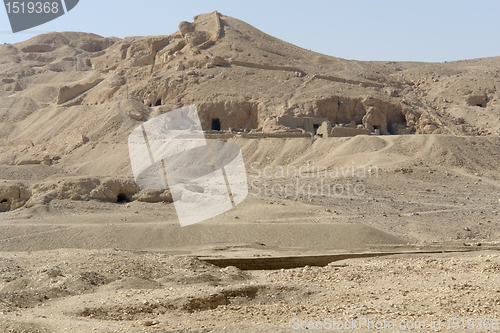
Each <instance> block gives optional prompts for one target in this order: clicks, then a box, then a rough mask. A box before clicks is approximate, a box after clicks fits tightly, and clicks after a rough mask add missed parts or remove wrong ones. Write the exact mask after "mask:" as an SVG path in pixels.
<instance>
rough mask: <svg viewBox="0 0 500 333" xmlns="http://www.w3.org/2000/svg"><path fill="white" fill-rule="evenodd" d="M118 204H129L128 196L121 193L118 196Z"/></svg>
mask: <svg viewBox="0 0 500 333" xmlns="http://www.w3.org/2000/svg"><path fill="white" fill-rule="evenodd" d="M116 202H117V203H127V202H129V199H128V197H127V195H125V194H123V193H120V194H118V195H117V196H116Z"/></svg>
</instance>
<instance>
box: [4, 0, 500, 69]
mask: <svg viewBox="0 0 500 333" xmlns="http://www.w3.org/2000/svg"><path fill="white" fill-rule="evenodd" d="M9 1H13V0H9ZM33 1H50V0H33ZM214 10H218V11H219V12H221V13H222V14H225V15H229V16H232V17H235V18H238V19H240V20H243V21H246V22H248V23H250V24H251V25H253V26H255V27H256V28H258V29H260V30H262V31H264V32H266V33H268V34H270V35H273V36H275V37H278V38H280V39H283V40H285V41H287V42H290V43H293V44H295V45H298V46H301V47H303V48H306V49H311V50H313V51H317V52H321V53H325V54H328V55H333V56H336V57H342V58H346V59H357V60H407V61H439V62H441V61H451V60H461V59H471V58H481V57H492V56H500V40H499V39H500V1H499V0H475V1H472V0H337V1H336V0H310V1H299V0H295V1H277V0H267V1H260V0H253V1H237V0H233V1H209V0H197V1H189V0H186V1H179V0H177V1H169V0H136V1H132V0H80V2H79V4H78V5H77V6H76V7H75V8H74V9H73V10H72V11H70V12H69V13H67V14H66V15H64V16H62V17H60V18H57V19H55V20H54V21H51V22H48V23H46V24H44V25H41V26H38V27H35V28H32V29H30V30H27V31H24V32H20V33H17V34H13V33H12V32H11V31H12V30H11V28H10V25H9V22H8V17H7V14H6V10H4V9H0V43H16V42H20V41H23V40H26V39H29V38H31V37H33V36H34V35H37V34H40V33H46V32H50V31H84V32H92V33H96V34H99V35H102V36H105V37H109V36H116V37H125V36H145V35H168V34H171V33H173V32H175V31H177V30H178V24H179V22H181V21H192V19H193V16H195V15H197V14H201V13H207V12H212V11H214Z"/></svg>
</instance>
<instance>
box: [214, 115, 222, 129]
mask: <svg viewBox="0 0 500 333" xmlns="http://www.w3.org/2000/svg"><path fill="white" fill-rule="evenodd" d="M220 128H221V126H220V120H219V118H213V119H212V130H213V131H220Z"/></svg>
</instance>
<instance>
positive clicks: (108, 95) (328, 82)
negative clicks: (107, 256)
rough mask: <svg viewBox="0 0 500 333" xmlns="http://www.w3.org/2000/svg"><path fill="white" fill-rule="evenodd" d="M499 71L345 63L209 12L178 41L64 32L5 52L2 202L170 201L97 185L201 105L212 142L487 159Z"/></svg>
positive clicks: (487, 62) (494, 129)
mask: <svg viewBox="0 0 500 333" xmlns="http://www.w3.org/2000/svg"><path fill="white" fill-rule="evenodd" d="M338 47H339V48H340V47H342V45H338ZM499 65H500V57H498V58H487V59H477V60H464V61H458V62H451V63H408V62H362V61H353V60H345V59H340V58H335V57H332V56H327V55H323V54H319V53H315V52H312V51H309V50H305V49H302V48H300V47H298V46H295V45H292V44H289V43H287V42H285V41H282V40H279V39H277V38H274V37H272V36H269V35H267V34H265V33H263V32H261V31H259V30H258V29H256V28H254V27H252V26H250V25H248V24H246V23H244V22H242V21H239V20H237V19H235V18H232V17H228V16H224V15H222V14H220V13H218V12H213V13H209V14H203V15H198V16H196V17H195V18H194V21H193V22H181V23H180V24H179V31H177V32H175V33H173V34H171V35H165V36H149V37H127V38H124V39H119V38H104V37H101V36H97V35H94V34H87V33H77V32H62V33H49V34H45V35H40V36H37V37H34V38H32V39H30V40H27V41H25V42H22V43H19V44H15V45H9V44H4V45H0V152H1V154H0V171H1V172H0V173H1V175H2V176H0V179H4V180H8V181H9V182H8V184H7V185H5V184H4V185H3V190H2V191H3V192H2V193H3V194H2V195H3V197H5V198H7V197H9V198H10V199H8V200H9V201H8V202H4V204H5V205H7V204H8V205H9V207H11V206H12V207H14V208H15V207H18V206H20V205H22V204H24V203H25V202H26V200H27V199H28V198H30V197H31V194H30V193H31V192H33V193H38V192H43V193H47V192H50V193H52V192H51V191H55V192H54V193H53V194H52V196H53V197H61V196H62V197H64V198H70V197H73V198H75V199H78V198H80V197H81V195H82V194H81V193H80V192H81V191H80V192H78V191H76V192H78V193H75V191H72V190H71V188H72V187H75V186H76V187H77V188H81V187H82V186H83V187H85V186H87V187H88V189H87V190H85V191H83V192H82V193H87V194H88V195H90V194H89V193H91V192H92V191H94V192H93V193H94V194H93V196H92V195H91V196H90V197H92V198H98V199H105V200H111V201H112V200H116V198H117V194H118V193H120V192H124V193H125V195H126V196H127V197H129V198H130V197H131V196H132V195H138V197H136V198H143V199H144V198H146V199H145V200H159V199H158V198H160V197H162V196H163V197H162V198H163V199H165V198H167V197H168V194H164V193H160V194H159V193H153V194H151V193H149V194H144V193H142V194H138V193H139V192H138V191H139V190H138V189H137V187H136V186H135V185H134V184H133V182H132V183H131V182H129V181H128V180H127V181H124V180H120V181H115V180H112V179H111V180H109V179H108V180H106V181H104V180H102V179H104V178H106V177H118V178H131V170H130V162H129V159H128V150H127V137H128V135H129V134H130V132H131V131H132V129H133V128H135V127H137V126H138V125H139V124H140V123H141V122H144V121H147V120H148V119H152V118H154V117H156V116H158V115H160V114H162V113H164V112H167V111H170V110H174V109H176V108H179V107H182V106H185V105H190V104H196V106H197V108H198V111H199V114H200V119H201V122H202V126H203V127H204V129H207V130H209V129H211V126H212V120H214V119H217V120H218V122H219V125H220V128H221V130H229V129H231V130H233V129H234V130H238V131H246V132H251V133H257V134H258V133H269V132H273V131H276V130H282V129H283V128H284V127H283V125H281V124H280V123H279V122H278V117H318V118H326V119H328V120H329V121H330V122H331V123H332V124H333V125H335V124H350V125H353V126H360V127H364V128H368V129H369V130H373V129H376V128H378V129H380V130H381V132H382V133H383V134H388V135H390V134H398V133H408V134H441V135H452V136H489V137H492V140H493V141H488V142H490V148H488V149H490V150H492V151H494V148H492V147H494V146H495V145H496V137H498V136H499V133H500V130H499V125H500V120H499V119H500V109H499V92H498V91H497V86H498V85H499V83H500V76H499V75H500V70H499V67H500V66H499ZM493 137H495V139H493ZM433 142H434V141H433ZM461 144H462V143H456V144H454V145H451V147H455V146H457V147H459V146H460V145H461ZM449 147H450V146H446V147H445V148H449ZM469 148H470V149H472V150H475V149H476V148H474V147H472V146H471V147H469ZM404 149H405V148H404V147H402V148H401V151H403V150H404ZM439 149H441V148H439ZM457 149H460V148H457ZM431 150H432V149H431ZM441 154H444V155H446V153H441ZM440 156H442V155H440ZM444 160H446V158H444ZM76 176H78V177H81V176H92V177H94V178H91V180H88V179H87V180H84V181H82V180H81V179H80V180H78V181H72V182H70V183H69V185H65V186H66V188H65V189H61V186H62V185H60V182H59V183H57V181H53V182H52V183H50V184H45V185H39V186H35V187H32V186H33V184H38V183H40V182H41V181H45V180H46V179H56V178H58V177H59V178H60V177H76ZM95 177H97V178H98V179H97V180H96V178H95ZM13 180H16V181H23V182H24V183H26V184H28V185H26V186H25V187H26V188H25V187H23V186H21V185H19V184H17V183H15V184H12V181H13ZM101 181H102V182H101ZM57 184H59V185H57ZM75 184H77V185H75ZM82 184H86V185H82ZM30 188H31V189H30ZM63 188H64V186H63ZM6 193H9V194H8V195H7V194H6ZM22 193H26V194H22ZM61 193H66V194H61ZM79 193H80V194H79ZM16 196H17V197H16ZM144 196H145V197H144ZM49 197H50V196H49ZM16 198H17V199H19V200H17V201H18V203H17V204H15V205H12V202H14V201H16V200H15V199H16ZM148 198H149V199H148ZM151 198H156V199H151ZM3 200H7V199H3ZM44 200H46V199H44ZM35 203H39V201H36V202H35Z"/></svg>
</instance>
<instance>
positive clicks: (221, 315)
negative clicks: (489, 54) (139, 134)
mask: <svg viewBox="0 0 500 333" xmlns="http://www.w3.org/2000/svg"><path fill="white" fill-rule="evenodd" d="M167 33H168V32H167ZM499 68H500V57H496V58H485V59H475V60H464V61H458V62H447V63H409V62H361V61H354V60H345V59H340V58H335V57H332V56H327V55H322V54H318V53H315V52H312V51H309V50H305V49H302V48H300V47H298V46H295V45H292V44H289V43H287V42H285V41H282V40H279V39H276V38H274V37H272V36H269V35H267V34H265V33H264V32H261V31H259V30H257V29H256V28H254V27H252V26H250V25H248V24H246V23H244V22H242V21H239V20H237V19H235V18H232V17H228V16H225V15H222V14H220V13H218V12H213V13H209V14H202V15H199V16H196V17H195V18H194V20H193V22H181V23H180V24H179V31H177V32H174V33H172V34H170V35H165V36H149V37H127V38H124V39H119V38H105V37H101V36H97V35H94V34H88V33H77V32H61V33H49V34H45V35H39V36H37V37H35V38H32V39H30V40H27V41H25V42H22V43H19V44H14V45H9V44H4V45H0V332H19V333H20V332H50V333H52V332H82V333H83V332H110V333H111V332H294V331H296V330H297V329H305V328H306V327H307V328H308V329H318V330H319V331H321V329H320V328H322V329H323V330H329V329H328V322H329V321H328V320H333V319H334V320H336V321H342V322H343V323H345V322H346V321H348V322H350V323H353V322H357V323H358V324H361V323H363V322H364V320H366V321H371V323H372V325H373V326H369V324H368V323H365V324H364V326H363V325H361V326H362V327H360V329H358V330H357V331H360V332H371V331H377V330H378V331H380V330H381V329H380V328H379V326H375V325H379V324H378V323H385V324H384V325H388V324H387V323H389V322H393V323H394V324H395V325H396V326H395V327H390V326H389V327H388V326H386V327H385V328H384V329H383V330H385V331H391V332H405V331H410V330H412V329H413V330H416V329H415V328H414V327H410V326H409V325H415V322H417V321H418V322H419V323H420V324H422V323H423V322H425V325H424V326H422V327H419V329H418V331H419V332H435V331H441V332H448V331H450V332H451V331H453V332H461V331H499V330H500V328H499V326H498V320H500V252H499V250H500V218H499V215H498V212H499V210H500V193H499V189H500V93H499V92H498V91H497V85H500V69H499ZM192 104H194V105H196V108H197V110H198V114H199V117H200V120H201V125H202V127H203V129H204V130H205V137H206V138H207V140H209V141H222V140H225V141H227V142H231V143H235V144H237V145H238V146H239V147H240V148H241V151H242V155H243V159H244V161H245V167H246V172H247V179H248V184H249V193H248V196H247V198H246V199H245V200H244V201H243V202H242V203H241V204H239V205H238V206H236V208H234V209H232V210H229V211H227V212H225V213H223V214H221V215H219V216H217V217H214V218H212V219H209V220H206V221H204V222H201V223H197V224H193V225H190V226H187V227H182V228H181V227H180V225H179V221H178V218H177V215H176V210H175V207H174V204H173V203H172V201H173V199H172V195H171V193H170V191H169V190H168V189H166V190H164V189H162V190H154V189H144V188H140V187H139V186H138V185H137V184H136V182H135V179H134V174H133V171H132V167H131V162H130V156H129V149H128V137H129V135H130V133H131V132H132V131H133V130H134V129H135V128H137V127H138V126H140V125H141V124H143V123H145V122H147V121H148V120H151V119H153V118H155V117H157V116H160V115H162V114H165V113H166V112H168V111H172V110H175V109H178V108H181V107H184V106H188V105H192ZM283 119H285V120H283ZM297 119H298V120H300V119H306V120H305V121H320V123H318V124H317V125H318V126H316V123H315V127H313V132H308V130H307V128H306V126H305V125H304V126H302V128H301V127H300V126H298V128H289V127H287V126H286V124H287V121H290V120H294V121H295V120H297ZM320 124H321V126H319V125H320ZM324 129H327V132H328V135H326V134H321V133H327V132H323V130H324ZM353 131H360V132H363V133H364V134H369V135H357V136H343V135H334V133H351V132H353ZM365 132H366V133H365ZM330 134H331V135H330ZM349 135H350V134H349ZM454 318H458V319H459V320H458V321H455V322H453V319H454ZM462 318H463V320H464V321H462ZM325 319H328V320H326V321H325ZM469 319H474V320H475V321H474V322H473V323H472V324H471V322H470V321H468V320H469ZM448 320H450V321H448ZM319 323H321V325H322V326H321V325H320V326H321V327H320V326H318V325H319ZM330 323H331V321H330ZM431 323H432V324H431ZM437 323H439V325H440V326H437V325H438V324H437ZM495 323H497V324H496V326H495ZM480 324H481V325H482V326H481V327H479V325H480ZM400 325H403V326H400ZM470 325H472V326H470ZM485 325H489V326H485ZM347 330H349V329H347ZM337 331H339V332H340V331H346V328H345V327H343V328H339V329H338V330H337Z"/></svg>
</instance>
